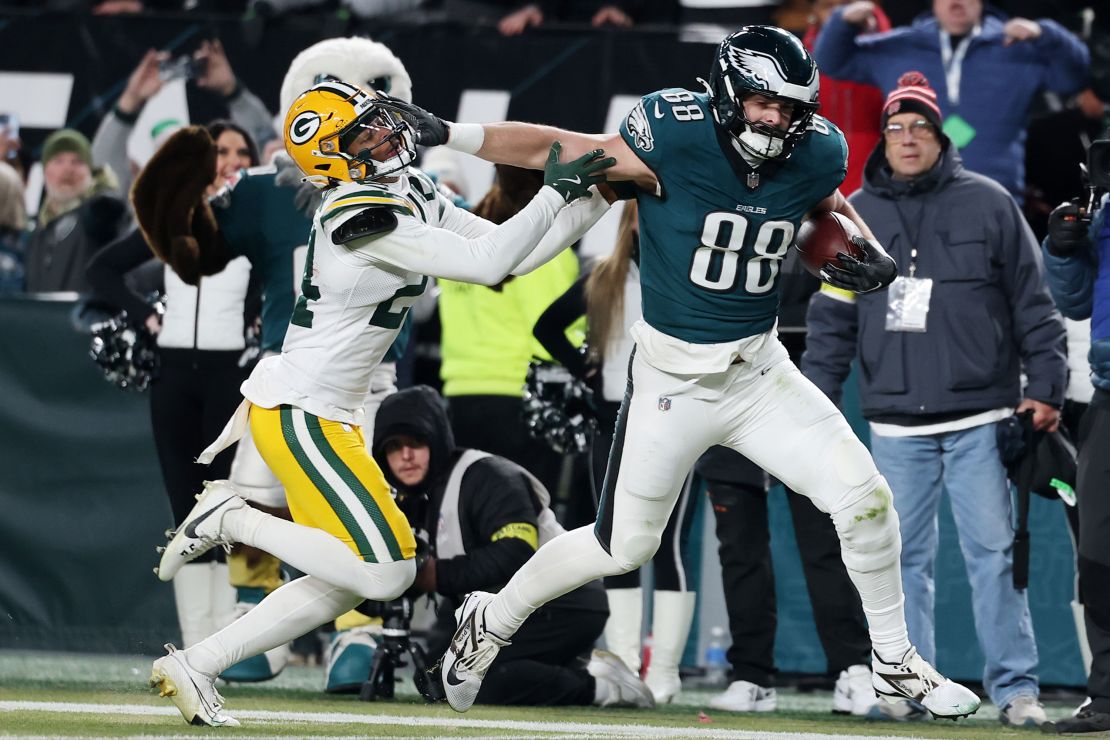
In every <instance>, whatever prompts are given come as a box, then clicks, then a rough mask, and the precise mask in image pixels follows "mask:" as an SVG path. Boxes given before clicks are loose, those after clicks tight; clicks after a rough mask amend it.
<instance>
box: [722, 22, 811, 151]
mask: <svg viewBox="0 0 1110 740" xmlns="http://www.w3.org/2000/svg"><path fill="white" fill-rule="evenodd" d="M819 83H820V81H819V79H818V74H817V64H816V63H815V62H814V61H813V57H811V56H810V55H809V52H808V51H806V48H805V47H804V46H802V43H801V42H800V41H799V40H798V39H797V37H795V36H794V35H793V34H791V33H789V32H787V31H784V30H782V29H781V28H775V27H774V26H744V27H743V28H741V29H740V30H738V31H736V32H735V33H733V34H731V35H729V36H728V37H727V38H725V40H724V41H722V42H721V45H720V47H718V49H717V59H716V61H715V62H714V64H713V69H712V71H710V73H709V84H708V86H709V98H710V107H711V109H712V110H713V117H714V118H715V119H716V121H717V123H718V124H719V125H720V126H721V127H722V128H724V129H725V130H726V131H728V133H729V134H730V135H731V136H732V137H733V138H734V139H736V140H737V142H739V144H740V146H742V147H743V148H744V151H746V152H748V153H750V154H752V155H753V156H756V157H761V158H763V159H786V158H787V157H789V156H790V152H791V150H792V149H793V148H794V146H795V145H796V144H797V143H798V142H799V141H801V139H802V137H803V136H805V134H806V127H807V126H809V122H810V120H811V119H812V118H813V114H814V113H816V112H817V105H818V103H817V91H818V88H819V86H820V85H819ZM753 94H759V95H763V96H765V97H768V98H772V99H774V100H781V101H783V102H784V103H789V104H790V105H792V106H793V107H794V114H793V115H792V116H791V119H790V126H789V127H788V128H787V129H786V130H785V131H783V130H782V129H779V128H776V127H774V126H768V125H767V124H765V123H761V122H758V121H749V120H748V119H747V117H746V116H745V115H744V99H745V98H747V97H748V96H750V95H753Z"/></svg>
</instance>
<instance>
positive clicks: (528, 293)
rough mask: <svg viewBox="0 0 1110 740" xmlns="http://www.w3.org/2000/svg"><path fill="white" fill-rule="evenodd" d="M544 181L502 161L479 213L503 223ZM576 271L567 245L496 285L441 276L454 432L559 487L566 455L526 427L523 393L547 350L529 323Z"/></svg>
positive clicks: (446, 388) (446, 386) (446, 390)
mask: <svg viewBox="0 0 1110 740" xmlns="http://www.w3.org/2000/svg"><path fill="white" fill-rule="evenodd" d="M542 184H543V178H542V177H541V173H540V172H538V171H534V170H524V169H520V168H517V167H509V166H507V165H497V175H496V179H495V181H494V184H493V187H492V188H491V189H490V191H489V192H488V193H486V195H485V197H484V198H482V200H481V201H480V202H479V203H478V205H477V206H475V208H474V213H475V214H476V215H478V216H481V217H482V218H485V219H487V220H489V221H491V222H493V223H495V224H500V223H503V222H504V221H507V220H508V219H509V218H511V217H512V216H513V215H514V214H516V212H517V211H519V210H520V209H521V208H522V207H523V206H524V205H525V204H527V203H528V201H529V199H530V198H531V197H532V196H533V195H534V194H535V193H536V192H537V191H538V190H539V188H540V186H541V185H542ZM577 276H578V258H577V257H576V256H575V254H574V252H572V251H571V250H569V249H568V250H565V251H563V252H562V253H560V254H559V256H558V257H556V258H554V259H553V260H551V261H550V262H548V263H547V264H545V265H544V266H543V267H540V268H539V269H537V270H535V271H534V272H531V273H529V274H527V275H523V276H520V277H512V276H510V277H509V278H508V279H506V280H505V281H504V282H502V283H500V284H499V285H494V286H492V287H486V286H484V285H473V284H470V283H459V282H455V281H452V280H440V281H439V288H440V294H439V316H440V321H441V323H442V325H443V335H442V339H441V346H442V355H443V364H442V366H441V368H440V376H441V377H442V379H443V395H444V396H446V397H447V402H448V407H449V409H450V415H451V428H452V430H453V431H454V434H455V439H456V440H458V443H459V444H460V445H462V446H464V447H473V448H475V449H479V450H485V451H486V452H491V453H493V454H495V455H500V456H502V457H506V458H508V459H510V460H512V461H513V462H515V463H517V464H518V465H522V466H524V467H525V468H527V469H528V470H529V472H531V473H532V474H533V475H535V476H536V477H537V478H539V479H540V481H541V482H542V483H543V484H544V486H546V487H547V488H548V490H551V491H555V490H556V489H557V487H558V484H559V477H560V472H561V462H562V458H561V457H559V456H558V455H557V454H556V453H555V452H554V451H553V450H551V449H550V448H548V447H547V446H546V445H545V444H544V443H543V442H541V441H539V440H537V439H535V438H533V437H532V436H531V434H529V432H528V428H527V426H526V425H525V423H524V402H523V400H522V398H521V392H522V390H523V388H524V378H525V376H526V375H527V374H528V363H529V362H530V361H531V359H532V357H533V356H537V357H542V358H545V359H546V358H549V357H550V356H549V355H548V354H547V352H546V351H545V350H544V348H543V347H542V346H540V344H539V342H537V341H536V340H535V339H534V338H533V336H532V327H533V326H535V324H536V320H537V319H538V318H539V317H540V314H541V313H543V311H544V309H546V308H547V307H548V306H549V305H551V302H552V301H554V300H555V299H556V298H558V297H559V296H560V295H562V293H563V291H565V290H566V289H567V288H568V287H570V285H571V283H573V282H574V279H575V278H576V277H577Z"/></svg>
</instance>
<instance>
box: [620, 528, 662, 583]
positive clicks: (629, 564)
mask: <svg viewBox="0 0 1110 740" xmlns="http://www.w3.org/2000/svg"><path fill="white" fill-rule="evenodd" d="M661 541H662V540H661V539H660V537H659V535H658V534H651V533H647V532H643V533H639V534H633V535H627V536H622V537H618V536H616V535H614V536H613V541H612V544H611V546H610V555H611V556H612V558H613V561H614V563H615V564H616V565H617V567H619V568H620V569H621V572H622V573H627V572H629V571H633V570H636V569H637V568H639V567H640V566H641V565H643V564H644V563H646V562H647V561H649V560H651V558H652V556H653V555H655V552H656V550H658V549H659V544H660V542H661Z"/></svg>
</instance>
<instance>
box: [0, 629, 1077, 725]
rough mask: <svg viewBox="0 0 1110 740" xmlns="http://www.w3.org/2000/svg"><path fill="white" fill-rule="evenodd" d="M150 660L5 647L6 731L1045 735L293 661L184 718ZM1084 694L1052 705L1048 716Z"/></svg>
mask: <svg viewBox="0 0 1110 740" xmlns="http://www.w3.org/2000/svg"><path fill="white" fill-rule="evenodd" d="M151 660H152V659H151V658H147V657H143V656H104V655H84V654H69V653H41V652H16V651H3V650H0V736H3V737H34V738H56V737H201V736H213V735H219V736H221V737H225V736H226V737H229V738H233V737H234V738H262V737H397V738H409V737H438V738H665V739H667V740H671V739H675V740H677V739H679V738H707V739H708V738H721V739H737V740H739V739H745V740H746V739H753V740H754V739H761V738H768V739H771V740H784V739H786V738H807V739H808V738H814V739H817V738H849V737H871V738H882V737H900V738H901V737H914V738H966V739H967V740H971V739H976V740H978V739H980V738H1003V737H1014V738H1020V737H1035V736H1037V735H1038V733H1037V731H1036V730H1015V729H1009V728H1005V727H1003V726H1002V725H1000V724H999V722H998V719H997V717H998V712H997V710H996V709H995V708H994V707H993V706H991V705H989V704H987V705H984V706H983V708H982V709H980V710H979V712H978V714H976V715H975V716H973V717H972V718H970V719H966V720H961V721H960V722H957V723H953V722H949V721H928V722H914V723H895V722H872V721H865V720H860V719H852V718H846V717H842V716H837V715H833V714H832V713H831V712H830V711H829V710H830V706H831V696H830V694H829V693H827V692H813V693H798V692H794V691H781V690H780V693H779V711H778V712H775V713H772V714H759V715H737V714H729V713H727V712H718V711H714V710H711V709H709V708H708V706H707V701H708V699H709V697H710V696H712V695H713V693H714V692H713V691H711V690H708V689H690V690H686V691H683V693H682V694H681V695H680V696H679V697H678V699H677V701H676V703H674V704H671V705H668V706H666V707H661V708H659V709H656V710H653V711H637V710H627V709H618V710H613V709H599V708H595V707H569V708H542V707H541V708H532V707H521V708H506V707H483V706H476V707H474V708H473V709H471V711H469V712H467V713H466V714H457V713H455V712H453V711H452V710H451V709H450V708H449V707H448V706H447V705H445V704H440V705H427V704H425V703H423V701H422V700H421V699H420V697H419V696H418V695H417V694H416V691H415V689H413V688H412V681H411V679H410V678H409V677H408V676H407V675H405V674H404V673H402V672H399V673H398V675H399V676H403V678H402V681H401V682H400V683H398V696H397V698H396V699H395V700H393V701H388V702H376V703H366V702H360V701H358V699H357V697H353V696H340V697H336V696H329V695H327V694H324V693H323V692H322V691H321V690H320V686H321V685H322V681H323V670H322V669H321V668H310V667H289V668H287V669H286V670H285V671H284V672H283V673H282V675H281V676H279V677H278V678H277V679H276V680H274V681H272V682H269V683H265V684H255V685H244V684H238V685H232V686H225V687H221V689H220V691H221V693H222V694H223V695H224V697H225V698H226V699H227V711H228V713H229V714H231V715H232V716H234V717H236V718H237V719H239V720H240V721H241V722H242V726H241V727H237V728H219V729H214V728H206V727H190V726H188V725H186V724H185V723H184V722H183V721H182V719H181V716H180V715H179V714H178V713H177V710H176V709H174V707H173V706H172V705H171V704H170V702H169V700H167V699H159V698H158V697H157V695H156V694H154V693H152V692H151V691H150V690H149V689H148V688H147V685H146V681H147V677H148V676H149V674H150V663H151ZM1076 703H1077V700H1071V699H1069V700H1068V701H1066V702H1064V701H1059V702H1047V703H1046V706H1047V710H1048V714H1049V717H1050V718H1058V717H1062V716H1066V715H1067V714H1068V713H1070V711H1071V710H1072V709H1073V708H1074V706H1075V704H1076Z"/></svg>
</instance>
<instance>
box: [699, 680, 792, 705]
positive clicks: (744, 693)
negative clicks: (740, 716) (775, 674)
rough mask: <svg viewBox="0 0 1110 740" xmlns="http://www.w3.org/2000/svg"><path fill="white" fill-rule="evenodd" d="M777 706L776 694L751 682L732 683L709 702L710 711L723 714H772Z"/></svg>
mask: <svg viewBox="0 0 1110 740" xmlns="http://www.w3.org/2000/svg"><path fill="white" fill-rule="evenodd" d="M778 706H779V697H778V692H777V691H775V690H774V689H771V688H764V687H763V686H760V685H759V684H754V683H752V682H751V681H733V682H732V683H730V684H729V685H728V688H727V689H725V690H724V691H723V692H721V693H720V694H717V695H716V696H714V697H713V698H712V699H710V700H709V707H710V709H720V710H722V711H725V712H773V711H775V710H776V709H777V708H778Z"/></svg>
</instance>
